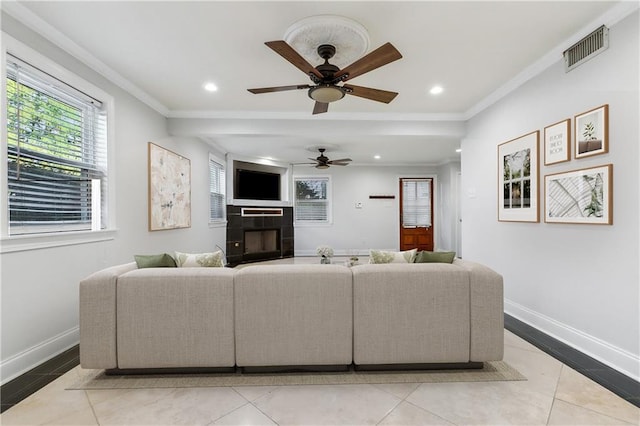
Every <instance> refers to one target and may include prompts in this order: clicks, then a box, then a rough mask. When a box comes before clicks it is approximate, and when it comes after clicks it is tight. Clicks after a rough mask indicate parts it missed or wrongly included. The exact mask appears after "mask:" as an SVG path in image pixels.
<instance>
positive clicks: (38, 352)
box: [0, 326, 80, 385]
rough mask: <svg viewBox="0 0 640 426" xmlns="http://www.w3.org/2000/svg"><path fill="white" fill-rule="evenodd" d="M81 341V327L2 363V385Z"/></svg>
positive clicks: (0, 368)
mask: <svg viewBox="0 0 640 426" xmlns="http://www.w3.org/2000/svg"><path fill="white" fill-rule="evenodd" d="M79 341H80V327H78V326H76V327H74V328H72V329H69V330H67V331H65V332H62V333H60V334H58V335H57V336H54V337H52V338H50V339H47V340H45V341H44V342H42V343H39V344H37V345H35V346H32V347H30V348H28V349H26V350H24V351H22V352H20V353H18V354H16V355H14V356H11V357H9V358H7V359H4V360H2V362H1V363H0V385H4V384H5V383H7V382H9V381H11V380H13V379H15V378H16V377H19V376H20V375H22V374H24V373H26V372H27V371H29V370H31V369H32V368H35V367H37V366H39V365H41V364H42V363H44V362H46V361H48V360H49V359H51V358H54V357H56V356H57V355H59V354H61V353H62V352H64V351H66V350H68V349H69V348H72V347H73V346H75V345H77V344H78V342H79Z"/></svg>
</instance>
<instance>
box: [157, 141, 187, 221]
mask: <svg viewBox="0 0 640 426" xmlns="http://www.w3.org/2000/svg"><path fill="white" fill-rule="evenodd" d="M189 227H191V161H190V160H189V159H188V158H185V157H183V156H181V155H179V154H176V153H175V152H172V151H169V150H168V149H165V148H163V147H161V146H159V145H156V144H154V143H152V142H149V230H150V231H159V230H166V229H176V228H189Z"/></svg>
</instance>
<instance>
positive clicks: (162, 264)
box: [133, 253, 176, 269]
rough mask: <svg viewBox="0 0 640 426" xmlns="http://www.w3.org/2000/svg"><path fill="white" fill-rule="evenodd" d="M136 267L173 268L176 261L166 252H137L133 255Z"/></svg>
mask: <svg viewBox="0 0 640 426" xmlns="http://www.w3.org/2000/svg"><path fill="white" fill-rule="evenodd" d="M133 258H134V259H135V260H136V265H138V269H142V268H175V267H176V261H175V260H174V259H173V257H171V255H169V254H167V253H162V254H137V255H135V256H133Z"/></svg>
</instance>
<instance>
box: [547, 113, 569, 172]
mask: <svg viewBox="0 0 640 426" xmlns="http://www.w3.org/2000/svg"><path fill="white" fill-rule="evenodd" d="M569 160H571V119H569V118H567V119H566V120H562V121H560V122H558V123H556V124H552V125H551V126H547V127H545V128H544V165H545V166H548V165H550V164H556V163H562V162H563V161H569Z"/></svg>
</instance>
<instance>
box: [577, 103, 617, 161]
mask: <svg viewBox="0 0 640 426" xmlns="http://www.w3.org/2000/svg"><path fill="white" fill-rule="evenodd" d="M573 121H574V123H575V136H574V140H575V147H574V152H575V158H583V157H590V156H592V155H598V154H604V153H606V152H609V105H606V104H605V105H602V106H599V107H597V108H594V109H592V110H589V111H587V112H583V113H582V114H578V115H576V116H575V117H574V119H573Z"/></svg>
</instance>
